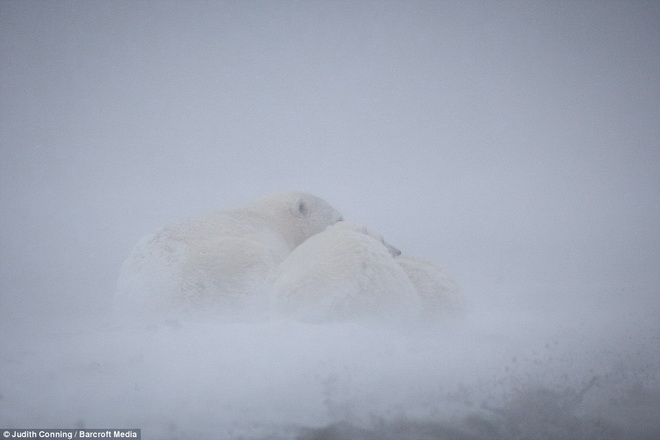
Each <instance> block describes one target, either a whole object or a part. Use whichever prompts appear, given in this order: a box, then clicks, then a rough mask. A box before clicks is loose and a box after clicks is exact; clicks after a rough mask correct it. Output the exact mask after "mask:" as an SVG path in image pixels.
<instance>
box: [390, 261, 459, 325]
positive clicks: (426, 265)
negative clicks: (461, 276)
mask: <svg viewBox="0 0 660 440" xmlns="http://www.w3.org/2000/svg"><path fill="white" fill-rule="evenodd" d="M396 262H397V263H398V264H399V265H400V266H401V267H402V268H403V270H404V272H405V273H406V274H407V275H408V278H409V279H410V281H411V282H412V283H413V285H414V286H415V291H416V292H417V294H418V295H419V298H420V300H421V302H422V316H421V318H422V320H425V321H427V322H432V321H436V320H437V319H438V318H442V317H446V316H449V315H452V314H457V312H460V311H462V310H463V309H464V307H465V302H464V299H463V295H462V293H461V289H460V288H459V286H458V284H456V282H455V281H454V279H453V278H452V276H451V275H450V274H449V272H447V271H446V270H445V269H443V268H441V267H440V266H438V265H437V264H435V263H433V262H431V261H428V260H424V259H421V258H415V257H409V256H403V255H402V256H399V257H398V258H396Z"/></svg>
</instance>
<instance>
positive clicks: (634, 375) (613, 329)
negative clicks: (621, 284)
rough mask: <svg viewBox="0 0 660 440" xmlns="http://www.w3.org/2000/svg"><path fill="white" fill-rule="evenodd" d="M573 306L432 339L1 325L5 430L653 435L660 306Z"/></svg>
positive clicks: (431, 334)
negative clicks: (29, 328) (23, 331)
mask: <svg viewBox="0 0 660 440" xmlns="http://www.w3.org/2000/svg"><path fill="white" fill-rule="evenodd" d="M562 296H565V295H559V296H558V299H553V300H546V303H545V304H544V305H543V307H539V306H538V300H535V301H534V302H535V303H536V304H533V303H532V302H531V301H530V302H528V303H527V305H525V301H524V300H522V301H521V300H520V298H518V300H517V301H516V302H515V303H508V304H507V303H504V304H499V305H498V304H496V303H495V302H494V301H490V302H488V301H486V304H483V303H482V304H481V305H479V306H473V307H472V308H471V310H470V312H468V313H467V315H466V316H465V317H464V318H461V319H457V320H455V321H452V322H446V323H445V324H443V325H440V326H438V327H433V328H428V327H426V328H422V329H420V328H417V329H411V328H391V327H389V326H387V325H383V326H382V327H378V326H375V325H373V324H372V325H370V326H364V325H361V324H354V323H353V324H351V323H336V324H323V325H312V324H303V323H296V322H293V321H283V320H273V321H268V322H265V321H262V322H219V323H209V322H206V323H194V322H168V323H163V324H162V325H159V326H151V327H147V328H145V327H143V326H140V325H139V324H136V325H135V326H130V325H129V326H125V325H122V326H119V325H116V324H114V323H113V321H112V320H111V319H109V318H108V319H106V320H98V321H96V322H94V323H91V322H82V321H81V322H68V323H62V322H61V323H59V326H58V327H57V328H54V327H53V328H51V329H50V330H49V331H48V332H46V331H44V330H46V329H44V328H42V329H41V331H40V335H39V336H37V335H36V334H34V333H33V334H29V331H28V330H25V333H22V332H17V331H12V329H10V328H7V327H4V328H3V329H2V330H3V332H2V335H3V336H2V340H0V342H1V343H2V346H3V351H2V354H1V355H0V370H1V371H2V375H1V376H0V396H1V399H0V426H5V427H28V426H29V427H44V428H57V427H61V428H70V427H125V428H136V427H137V428H141V429H142V435H143V438H159V439H169V438H172V439H177V438H181V439H189V438H198V439H213V438H217V439H225V438H244V439H252V438H254V439H265V438H269V439H272V438H283V439H289V438H290V439H297V438H300V439H308V438H309V439H311V438H319V439H321V438H345V439H357V438H368V439H372V438H373V439H376V438H385V439H387V438H392V439H394V438H409V439H429V438H476V439H482V438H483V439H500V438H501V439H517V438H520V439H523V438H552V439H563V438H584V439H586V438H593V439H618V438H631V439H632V438H635V439H636V438H657V436H658V435H660V419H658V417H657V415H658V414H659V413H660V332H659V331H658V326H657V323H656V321H657V316H658V303H657V301H655V302H654V301H653V300H652V298H648V301H646V303H645V304H646V307H642V308H640V307H639V304H640V301H638V302H637V303H636V304H634V305H632V306H625V304H624V303H622V302H619V303H618V304H612V303H610V304H601V305H600V306H598V307H594V304H580V303H579V301H577V302H576V301H573V302H572V303H563V299H565V298H561V297H562ZM496 297H498V298H506V297H507V295H503V294H502V292H500V293H499V294H498V295H496ZM560 299H561V301H560ZM638 300H639V298H638ZM532 305H533V306H534V307H532ZM34 330H36V329H33V331H34Z"/></svg>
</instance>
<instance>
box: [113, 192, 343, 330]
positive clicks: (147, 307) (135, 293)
mask: <svg viewBox="0 0 660 440" xmlns="http://www.w3.org/2000/svg"><path fill="white" fill-rule="evenodd" d="M339 220H342V216H341V214H340V213H339V212H338V211H337V210H335V209H334V208H333V207H332V206H330V205H329V204H328V203H327V202H325V201H324V200H322V199H320V198H318V197H316V196H313V195H311V194H307V193H301V192H289V193H283V194H276V195H271V196H267V197H264V198H261V199H259V200H256V201H254V202H252V203H250V204H247V205H245V206H241V207H238V208H234V209H229V210H224V211H218V212H214V213H211V214H208V215H206V216H203V217H199V218H195V219H191V220H187V221H183V222H181V223H178V224H175V225H172V226H169V227H166V228H163V229H161V230H159V231H156V232H155V233H153V234H150V235H147V236H145V237H143V238H142V239H141V240H140V241H139V242H138V244H137V246H136V247H135V249H134V250H133V252H132V253H131V255H130V256H129V257H128V259H127V260H126V261H125V262H124V264H123V266H122V269H121V274H120V277H119V281H118V283H117V291H116V295H115V304H116V306H117V307H116V311H119V313H132V312H137V313H139V314H147V315H149V314H153V315H156V316H157V317H159V318H161V317H162V318H179V317H185V316H188V315H190V314H199V315H208V316H216V315H217V314H221V313H223V312H225V311H227V310H236V309H250V308H252V307H263V305H264V304H269V301H268V297H267V295H268V293H269V292H270V286H271V283H272V275H273V272H274V269H275V268H276V267H277V265H278V264H279V263H280V262H281V261H282V260H284V259H285V258H286V257H287V256H288V255H289V254H290V253H291V251H293V250H294V249H295V248H296V247H297V246H298V245H300V244H301V243H303V242H304V241H305V240H307V239H308V238H310V237H311V236H313V235H315V234H317V233H319V232H322V231H323V230H325V228H327V227H328V226H330V225H332V224H334V223H336V222H337V221H339Z"/></svg>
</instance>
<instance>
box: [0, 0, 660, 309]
mask: <svg viewBox="0 0 660 440" xmlns="http://www.w3.org/2000/svg"><path fill="white" fill-rule="evenodd" d="M0 54H1V55H0V56H1V58H0V87H1V89H0V90H1V92H0V225H1V227H0V277H1V279H0V282H1V285H0V309H1V310H2V312H0V313H1V314H2V315H1V316H3V317H9V316H11V317H13V318H14V319H17V320H24V319H27V320H30V319H31V318H30V317H31V316H35V313H36V316H37V317H40V316H43V315H44V314H47V313H52V312H53V311H55V312H58V313H59V312H61V313H65V312H66V311H71V310H73V311H77V312H84V311H95V312H96V311H102V310H103V308H104V307H107V305H108V304H109V301H110V297H111V295H112V291H113V289H114V283H115V281H116V278H117V275H118V272H119V268H120V265H121V262H122V261H123V259H124V258H125V257H126V256H127V255H128V253H129V252H130V250H131V248H132V247H133V246H134V244H135V243H136V242H137V240H138V239H139V237H140V236H142V235H144V234H146V233H148V232H150V231H152V230H154V229H155V228H157V227H159V226H162V225H165V224H168V223H171V222H174V221H176V220H179V219H181V218H183V217H186V216H189V215H193V214H198V213H203V212H206V211H209V210H214V209H220V208H226V207H232V206H235V205H237V204H240V203H244V202H247V201H249V200H251V199H253V198H255V197H258V196H261V195H264V194H268V193H272V192H276V191H281V190H288V189H299V190H304V191H308V192H312V193H314V194H317V195H319V196H321V197H323V198H325V199H326V200H328V201H329V202H330V203H331V204H333V205H334V206H335V207H336V208H337V209H338V210H340V211H341V212H342V213H343V214H344V216H345V217H346V218H347V219H353V220H355V221H358V222H362V223H365V224H367V225H368V226H370V227H371V228H372V229H374V230H376V231H379V232H381V233H382V234H383V235H384V236H385V238H386V239H387V240H388V241H390V242H391V243H392V244H394V245H395V246H397V247H398V248H400V249H402V250H403V252H404V253H406V254H409V255H417V256H424V257H428V258H432V259H435V260H436V261H438V262H440V263H442V264H443V265H445V266H446V267H448V268H449V269H450V270H452V271H453V272H454V274H455V275H456V276H457V278H458V280H459V282H460V283H461V285H462V286H463V287H464V289H465V290H466V294H467V295H468V296H470V297H471V298H472V299H473V300H476V301H478V300H479V298H481V297H484V298H485V297H489V298H491V297H492V296H493V295H494V292H496V291H497V292H502V291H507V290H508V291H513V290H516V291H521V292H522V291H524V292H526V294H527V295H531V296H539V297H541V296H545V295H552V294H556V292H557V291H561V292H564V293H566V292H569V293H568V294H569V295H570V296H574V297H576V298H579V297H580V296H581V295H582V296H584V295H587V293H586V292H589V295H592V294H594V293H597V295H601V296H602V297H603V298H616V297H621V295H627V297H628V299H629V300H630V299H631V298H633V299H634V301H637V300H638V299H637V298H640V299H639V301H642V299H641V298H642V297H643V298H645V299H644V301H646V300H648V298H649V297H656V298H657V297H658V296H659V295H660V292H659V291H658V285H660V270H658V261H660V229H659V227H658V225H660V81H659V80H658V79H659V78H660V3H657V2H631V1H626V2H623V1H621V2H607V1H603V2H601V1H599V2H587V1H566V2H563V1H562V2H559V1H544V2H536V1H519V2H515V1H514V2H465V1H456V2H444V1H437V2H431V1H423V2H415V1H405V2H404V1H401V2H387V1H373V2H372V1H345V2H344V1H311V2H289V1H248V2H245V1H229V2H225V1H208V2H203V1H112V2H102V1H34V2H33V1H2V2H0ZM595 299H596V300H597V301H600V300H601V299H602V298H600V297H597V298H595ZM654 304H657V302H655V303H654ZM28 311H29V312H28ZM39 319H40V318H39Z"/></svg>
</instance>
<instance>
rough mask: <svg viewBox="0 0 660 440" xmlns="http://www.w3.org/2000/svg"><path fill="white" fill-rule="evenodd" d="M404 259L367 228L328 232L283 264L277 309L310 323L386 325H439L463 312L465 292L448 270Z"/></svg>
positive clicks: (337, 227)
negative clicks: (384, 323) (461, 291)
mask: <svg viewBox="0 0 660 440" xmlns="http://www.w3.org/2000/svg"><path fill="white" fill-rule="evenodd" d="M400 254H401V251H399V250H398V249H396V248H394V247H392V246H391V245H389V244H388V243H386V242H385V240H383V237H382V236H381V235H378V234H376V233H374V232H372V231H370V230H368V229H367V228H365V227H364V226H360V225H357V224H354V223H351V222H347V221H344V222H341V223H337V224H335V225H333V226H329V227H328V228H327V229H326V230H325V231H323V232H321V233H320V234H317V235H314V236H313V237H311V238H309V239H308V240H307V241H305V242H304V243H302V244H301V245H300V246H298V247H297V248H296V249H295V250H294V251H293V252H291V254H289V256H288V257H287V258H286V259H284V261H283V262H282V263H281V264H280V266H279V268H278V271H277V274H276V278H275V291H276V300H275V305H276V308H277V309H278V311H279V312H280V313H281V314H283V315H284V316H289V317H293V318H295V319H299V320H303V321H310V322H327V321H344V320H370V321H374V320H381V321H386V322H387V323H392V322H395V323H396V322H398V323H411V322H412V323H414V322H437V320H438V318H440V317H441V316H443V315H445V316H446V315H447V314H451V312H453V311H458V310H460V309H461V308H462V304H463V301H462V296H461V294H460V289H459V288H458V286H457V285H456V283H455V282H454V281H453V279H452V278H451V276H450V275H449V274H448V273H447V272H446V271H445V270H444V269H442V268H440V267H439V266H437V265H435V264H434V263H432V262H430V261H426V260H422V259H419V258H414V257H408V256H400Z"/></svg>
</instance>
